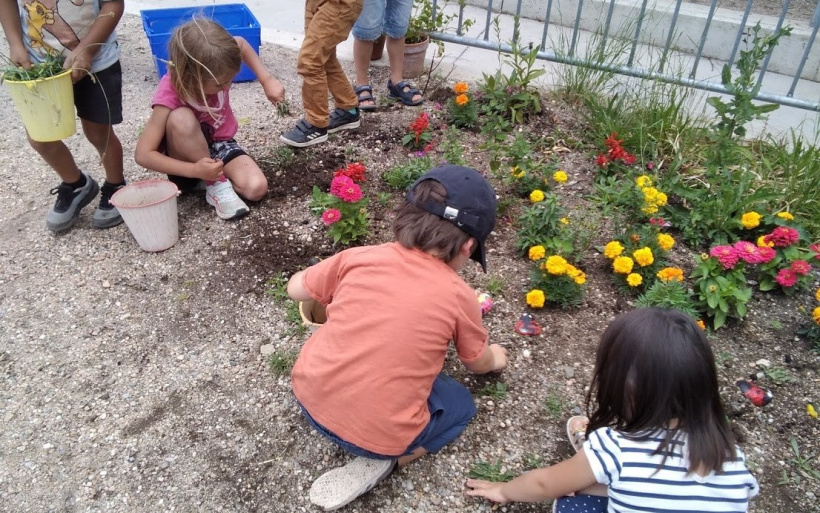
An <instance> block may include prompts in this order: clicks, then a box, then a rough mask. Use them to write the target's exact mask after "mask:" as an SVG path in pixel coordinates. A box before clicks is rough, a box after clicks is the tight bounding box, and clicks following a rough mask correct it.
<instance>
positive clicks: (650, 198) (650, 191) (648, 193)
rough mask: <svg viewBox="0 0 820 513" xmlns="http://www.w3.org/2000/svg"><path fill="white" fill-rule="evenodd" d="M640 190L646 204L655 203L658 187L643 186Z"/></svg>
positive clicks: (658, 192)
mask: <svg viewBox="0 0 820 513" xmlns="http://www.w3.org/2000/svg"><path fill="white" fill-rule="evenodd" d="M641 192H643V200H644V202H645V203H647V204H648V205H654V204H655V203H656V199H657V197H658V194H660V191H658V189H656V188H654V187H644V188H643V189H641Z"/></svg>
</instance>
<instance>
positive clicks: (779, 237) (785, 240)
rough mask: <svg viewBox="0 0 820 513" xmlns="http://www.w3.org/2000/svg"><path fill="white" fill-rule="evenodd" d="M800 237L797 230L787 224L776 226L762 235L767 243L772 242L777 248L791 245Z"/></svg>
mask: <svg viewBox="0 0 820 513" xmlns="http://www.w3.org/2000/svg"><path fill="white" fill-rule="evenodd" d="M799 239H800V234H799V233H797V230H795V229H794V228H790V227H788V226H778V227H777V228H775V229H774V230H773V231H772V233H770V234H769V235H766V236H765V237H763V240H764V241H765V242H767V243H771V242H773V243H774V245H775V247H777V248H785V247H786V246H791V245H792V244H794V243H795V242H797V241H798V240H799Z"/></svg>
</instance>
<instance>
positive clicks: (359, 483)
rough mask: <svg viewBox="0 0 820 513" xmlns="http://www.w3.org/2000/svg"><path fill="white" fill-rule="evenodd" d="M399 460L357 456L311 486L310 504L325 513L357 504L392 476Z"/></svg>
mask: <svg viewBox="0 0 820 513" xmlns="http://www.w3.org/2000/svg"><path fill="white" fill-rule="evenodd" d="M395 466H396V460H373V459H370V458H362V457H361V456H358V457H356V458H355V459H354V460H353V461H351V462H350V463H348V464H347V465H345V466H344V467H339V468H335V469H333V470H331V471H330V472H327V473H325V474H323V475H322V476H320V477H319V479H317V480H316V481H314V482H313V485H312V486H311V487H310V502H312V503H313V504H315V505H317V506H319V507H320V508H322V509H323V510H325V511H334V510H337V509H339V508H341V507H342V506H345V505H347V504H349V503H351V502H353V500H354V499H356V497H359V496H360V495H363V494H365V493H367V492H368V491H370V490H371V489H372V488H373V487H374V486H376V485H377V484H379V482H380V481H381V480H382V479H384V478H386V477H387V476H388V475H390V472H391V471H392V470H393V467H395Z"/></svg>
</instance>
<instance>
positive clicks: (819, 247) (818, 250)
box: [809, 243, 820, 260]
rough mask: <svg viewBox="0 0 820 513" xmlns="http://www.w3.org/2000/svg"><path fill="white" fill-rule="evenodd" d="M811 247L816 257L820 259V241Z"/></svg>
mask: <svg viewBox="0 0 820 513" xmlns="http://www.w3.org/2000/svg"><path fill="white" fill-rule="evenodd" d="M809 249H810V250H812V251H814V257H815V258H816V259H817V260H820V243H817V244H812V245H810V246H809Z"/></svg>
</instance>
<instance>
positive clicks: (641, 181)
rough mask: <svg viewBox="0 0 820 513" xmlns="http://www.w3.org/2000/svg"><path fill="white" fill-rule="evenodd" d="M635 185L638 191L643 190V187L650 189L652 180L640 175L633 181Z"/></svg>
mask: <svg viewBox="0 0 820 513" xmlns="http://www.w3.org/2000/svg"><path fill="white" fill-rule="evenodd" d="M635 185H637V186H638V188H639V189H643V188H644V187H651V186H652V179H651V178H649V177H648V176H646V175H641V176H639V177H638V178H636V179H635Z"/></svg>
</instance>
